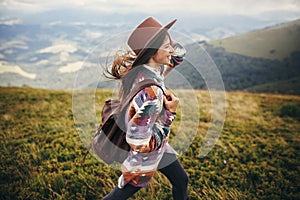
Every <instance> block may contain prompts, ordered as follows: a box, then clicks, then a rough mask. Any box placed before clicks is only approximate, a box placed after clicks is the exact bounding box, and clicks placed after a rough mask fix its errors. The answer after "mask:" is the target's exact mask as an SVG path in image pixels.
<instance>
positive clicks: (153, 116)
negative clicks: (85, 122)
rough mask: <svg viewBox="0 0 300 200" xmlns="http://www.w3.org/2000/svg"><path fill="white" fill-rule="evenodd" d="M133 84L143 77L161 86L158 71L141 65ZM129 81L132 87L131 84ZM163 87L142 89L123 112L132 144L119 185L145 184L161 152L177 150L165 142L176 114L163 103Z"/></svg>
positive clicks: (143, 185)
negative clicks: (124, 112)
mask: <svg viewBox="0 0 300 200" xmlns="http://www.w3.org/2000/svg"><path fill="white" fill-rule="evenodd" d="M141 67H142V70H139V72H138V75H137V76H136V78H135V80H134V84H135V83H137V82H140V81H142V80H145V79H152V80H155V81H157V82H158V83H159V84H160V85H161V86H162V87H163V88H164V82H163V77H162V76H161V73H160V72H156V71H154V70H153V69H152V68H150V67H149V66H146V65H143V66H141ZM134 84H133V85H132V88H133V87H134ZM163 95H164V94H163V91H162V89H161V88H159V87H158V86H151V87H147V88H145V89H143V90H141V91H140V92H139V93H138V94H137V95H136V96H135V97H134V98H133V100H132V102H131V103H130V105H129V108H128V110H127V112H126V116H125V124H126V126H127V133H126V140H127V142H128V143H129V145H130V146H131V150H130V152H129V156H128V157H127V159H126V160H125V161H124V162H123V164H122V167H121V170H122V175H121V176H120V178H119V181H118V186H119V188H122V187H124V185H126V184H128V183H129V184H131V185H134V186H139V187H145V186H146V185H147V184H148V183H149V181H150V180H151V178H152V176H153V175H154V173H155V171H156V170H157V166H158V164H159V162H160V160H161V158H162V156H163V153H164V152H168V153H176V152H175V150H173V148H172V147H171V146H170V145H169V144H168V136H169V132H170V125H171V123H172V121H173V120H174V119H175V115H174V114H173V113H171V112H170V111H168V110H166V109H165V108H164V105H163Z"/></svg>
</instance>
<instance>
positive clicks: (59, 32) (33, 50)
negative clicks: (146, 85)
mask: <svg viewBox="0 0 300 200" xmlns="http://www.w3.org/2000/svg"><path fill="white" fill-rule="evenodd" d="M47 14H49V13H47ZM49 15H50V14H49ZM72 15H74V13H68V15H66V16H65V17H66V18H68V19H65V18H62V19H61V20H59V19H57V17H56V18H55V17H53V15H51V16H52V18H47V16H46V14H45V15H42V16H40V20H42V19H43V18H45V19H44V20H43V21H44V23H22V22H20V21H18V20H13V21H9V23H8V22H0V43H1V46H0V85H2V86H6V85H11V86H22V85H27V86H30V87H38V88H47V89H48V88H51V89H72V88H74V84H75V85H76V86H78V87H92V88H94V87H106V86H107V85H111V83H108V82H101V81H103V80H102V79H101V74H102V68H103V66H104V65H106V64H110V63H111V61H112V60H111V59H112V57H111V56H113V55H114V54H115V53H116V51H117V50H118V48H119V47H120V46H119V45H120V44H121V43H122V42H123V43H124V44H125V43H126V39H127V37H128V30H130V29H132V26H133V25H132V23H125V22H122V21H121V20H120V22H119V23H117V22H114V23H111V22H110V21H109V18H108V17H103V18H99V17H98V18H97V17H96V16H94V17H95V18H97V19H93V20H92V21H89V20H88V18H89V15H86V16H84V18H83V19H84V20H82V19H81V18H76V17H75V18H74V20H73V21H72V20H71V19H73V18H72ZM58 16H59V15H58ZM35 17H36V18H38V16H35ZM140 18H142V16H140ZM114 20H116V19H114ZM136 20H137V19H135V21H136ZM123 21H124V20H123ZM165 21H167V20H166V19H165ZM212 22H213V21H212ZM190 23H192V21H191V22H190ZM199 23H200V22H195V24H194V26H193V30H194V32H192V33H191V34H190V35H189V37H191V38H193V39H194V42H195V41H200V42H199V45H201V46H202V47H203V48H205V49H206V51H207V52H208V53H209V55H210V56H211V57H212V58H213V61H214V62H215V63H216V65H217V67H218V69H219V71H220V73H221V75H222V78H223V81H224V85H225V89H226V90H249V91H254V92H258V91H259V92H264V91H268V92H280V93H291V94H299V92H297V91H296V89H290V88H287V89H284V90H283V89H280V90H274V88H279V87H277V86H276V85H278V84H280V85H281V88H282V87H283V85H285V86H286V87H290V86H293V84H294V83H295V82H296V83H297V81H298V78H297V77H300V74H299V64H298V63H299V53H297V50H298V51H299V49H298V48H297V47H299V46H300V45H298V46H297V44H298V43H299V40H298V39H299V29H300V28H299V20H297V21H293V22H289V23H284V24H280V25H278V26H274V27H268V28H264V29H262V30H257V31H252V32H249V33H246V34H241V35H236V31H237V30H234V29H230V27H228V26H227V27H226V26H222V25H221V24H219V25H216V26H215V27H211V28H210V27H206V28H205V27H204V26H200V25H201V24H199ZM201 23H204V22H201ZM241 23H242V21H238V24H241ZM252 23H254V21H252ZM197 24H198V25H197ZM196 25H197V26H196ZM178 27H181V26H180V22H178ZM197 27H198V28H197ZM237 27H238V25H237ZM182 28H183V26H182ZM186 30H188V29H186ZM190 30H191V29H190ZM243 30H246V29H245V27H244V28H243ZM126 31H127V32H126ZM237 32H242V30H238V31H237ZM183 33H184V31H183ZM184 34H185V33H184ZM232 35H236V36H232ZM225 36H231V37H228V38H225V39H218V40H213V41H210V40H211V39H214V38H224V37H225ZM112 38H113V39H112ZM207 41H210V42H209V43H207ZM258 41H259V42H258ZM274 41H276V42H275V44H274V45H273V43H274ZM195 44H197V45H198V43H197V42H196V43H195ZM187 45H189V44H187ZM247 45H248V46H247ZM250 47H251V48H250ZM187 48H188V46H187ZM230 48H232V49H233V50H231V49H230ZM247 52H250V53H252V54H251V55H250V53H249V55H248V54H247ZM255 53H256V55H254V54H255ZM194 56H198V55H194ZM268 56H269V57H268ZM270 56H271V57H270ZM275 58H280V59H281V60H274V59H275ZM282 58H285V59H283V60H282ZM183 65H185V64H183ZM192 70H193V69H190V68H189V67H188V66H182V67H179V68H178V72H180V73H181V74H183V75H184V77H186V78H187V79H188V81H189V83H188V84H190V85H191V87H193V88H195V89H205V88H206V83H205V81H204V80H202V79H201V75H197V74H195V73H194V72H193V71H192ZM176 80H177V79H176V78H175V79H174V80H173V81H172V80H168V81H169V82H168V83H169V85H170V87H172V88H177V87H185V86H184V85H181V83H180V81H176ZM99 83H100V84H99ZM273 83H274V84H275V85H273ZM270 87H272V88H273V90H270V89H268V88H270ZM286 87H285V88H286ZM287 91H288V92H287Z"/></svg>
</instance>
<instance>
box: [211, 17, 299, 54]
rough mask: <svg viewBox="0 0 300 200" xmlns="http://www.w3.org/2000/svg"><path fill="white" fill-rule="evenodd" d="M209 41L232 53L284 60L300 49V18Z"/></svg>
mask: <svg viewBox="0 0 300 200" xmlns="http://www.w3.org/2000/svg"><path fill="white" fill-rule="evenodd" d="M209 43H210V44H211V45H213V46H214V47H222V48H224V49H225V50H226V51H227V52H231V53H237V54H241V55H245V56H251V57H258V58H268V59H280V60H282V59H284V58H287V57H289V56H290V54H291V52H293V51H300V19H298V20H295V21H291V22H287V23H282V24H279V25H276V26H271V27H267V28H265V29H261V30H257V31H252V32H249V33H245V34H241V35H238V36H232V37H227V38H224V39H219V40H213V41H210V42H209Z"/></svg>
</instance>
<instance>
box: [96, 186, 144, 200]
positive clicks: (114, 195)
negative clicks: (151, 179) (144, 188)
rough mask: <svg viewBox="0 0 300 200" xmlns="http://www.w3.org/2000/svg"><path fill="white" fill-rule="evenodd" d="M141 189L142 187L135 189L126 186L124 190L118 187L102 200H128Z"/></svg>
mask: <svg viewBox="0 0 300 200" xmlns="http://www.w3.org/2000/svg"><path fill="white" fill-rule="evenodd" d="M140 189H141V187H134V186H132V185H130V184H127V185H125V186H124V188H122V189H120V188H118V186H116V187H115V188H114V189H113V190H112V191H111V192H110V193H109V194H108V195H106V196H105V197H103V199H102V200H126V199H128V198H129V197H132V196H133V195H134V194H135V193H136V192H137V191H139V190H140Z"/></svg>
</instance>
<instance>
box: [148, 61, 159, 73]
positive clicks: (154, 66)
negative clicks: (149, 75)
mask: <svg viewBox="0 0 300 200" xmlns="http://www.w3.org/2000/svg"><path fill="white" fill-rule="evenodd" d="M146 65H148V66H149V67H151V68H153V69H154V70H157V71H159V70H160V66H161V64H158V63H157V62H153V61H152V60H151V59H150V60H149V62H148V63H146Z"/></svg>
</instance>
